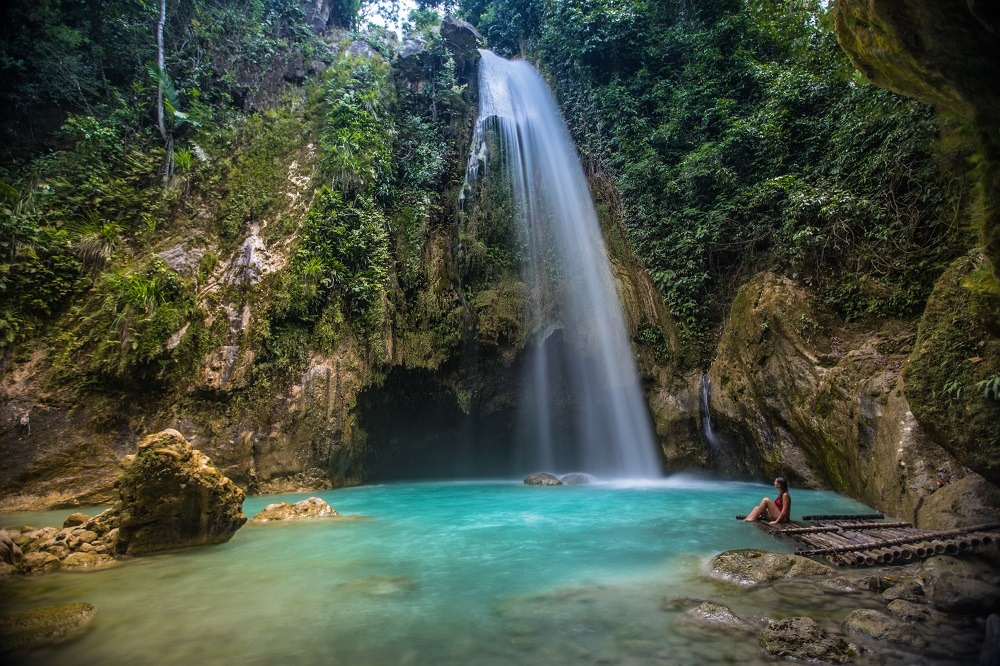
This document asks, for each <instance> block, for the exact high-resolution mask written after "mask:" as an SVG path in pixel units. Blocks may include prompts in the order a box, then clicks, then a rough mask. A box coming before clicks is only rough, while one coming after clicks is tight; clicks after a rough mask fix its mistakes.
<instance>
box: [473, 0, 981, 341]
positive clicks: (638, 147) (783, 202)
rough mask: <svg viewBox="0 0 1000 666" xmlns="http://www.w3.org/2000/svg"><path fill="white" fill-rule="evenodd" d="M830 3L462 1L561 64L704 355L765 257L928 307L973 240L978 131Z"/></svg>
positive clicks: (856, 290) (900, 309) (556, 71)
mask: <svg viewBox="0 0 1000 666" xmlns="http://www.w3.org/2000/svg"><path fill="white" fill-rule="evenodd" d="M823 4H824V3H820V2H817V1H815V0H787V1H785V2H780V3H773V2H764V1H762V0H745V1H738V0H713V1H708V2H693V1H688V0H668V1H666V2H644V1H640V0H600V1H598V2H593V1H587V2H584V1H582V0H548V1H544V2H543V1H534V2H533V1H531V0H493V1H490V0H467V1H465V2H462V3H461V6H462V8H463V10H464V11H465V13H466V16H467V17H468V18H469V19H470V20H472V21H473V22H474V23H477V24H478V26H479V28H480V29H481V30H482V31H483V32H484V34H486V35H487V36H488V37H489V39H490V40H491V44H492V47H493V48H495V49H497V50H499V51H501V52H503V53H506V54H513V53H517V52H523V51H525V50H527V51H528V52H530V53H532V54H533V55H534V57H537V58H539V59H540V60H541V64H542V66H543V68H544V69H545V70H546V71H547V73H548V75H549V79H550V82H551V83H552V85H553V87H554V88H555V90H556V93H557V95H558V97H559V98H560V101H561V103H562V104H563V107H564V110H565V113H566V115H567V119H568V121H569V123H570V125H571V129H572V131H573V133H574V136H575V138H576V140H577V143H578V145H579V147H580V149H581V152H582V153H583V155H584V158H585V159H587V160H590V161H592V162H594V163H595V164H596V165H597V167H598V168H600V169H603V170H605V171H607V172H609V173H610V174H611V175H612V176H613V179H614V181H615V183H616V185H617V187H618V189H619V191H620V193H621V197H622V201H623V202H624V205H625V209H626V211H625V220H626V223H627V225H628V228H629V231H630V233H631V235H632V237H633V241H634V243H635V246H636V248H637V252H638V254H639V256H640V258H641V260H642V261H643V262H644V264H645V265H646V267H647V269H648V270H649V271H650V272H651V274H652V276H653V278H654V281H655V282H656V284H657V286H658V287H659V289H660V290H661V291H662V292H663V294H664V295H665V296H666V297H667V299H668V301H669V304H670V307H671V310H672V312H673V314H674V316H675V318H676V319H677V320H678V322H679V324H680V325H681V328H682V331H683V332H684V338H685V341H686V344H687V345H689V346H695V347H696V348H697V349H698V350H699V352H700V353H699V354H697V355H696V356H695V357H697V356H702V357H704V356H705V355H707V354H709V353H710V350H711V346H712V336H711V335H709V333H710V331H711V329H712V328H713V327H714V326H715V324H716V322H718V321H719V319H720V318H721V317H722V316H724V314H725V313H726V312H728V305H729V302H730V301H731V300H732V298H733V294H734V289H735V287H736V286H738V285H739V284H740V283H742V282H743V281H745V279H746V278H747V277H748V276H749V275H750V274H752V272H755V271H757V270H761V269H764V268H769V269H777V270H780V271H781V272H783V273H785V274H787V275H789V276H791V277H793V278H795V279H797V280H798V281H800V283H802V284H804V285H807V286H810V287H812V288H814V289H816V290H817V291H818V292H819V293H820V294H821V295H822V296H823V298H824V299H825V300H826V301H827V302H828V303H829V304H831V305H832V306H833V307H834V308H835V309H836V310H837V311H838V312H839V313H840V314H841V315H842V316H844V317H846V318H848V319H859V318H862V317H866V316H875V317H902V318H909V319H912V318H915V317H916V316H918V315H919V314H920V312H921V310H922V308H923V304H924V303H925V301H926V299H927V297H928V295H929V293H930V290H931V287H932V285H933V282H934V279H935V278H936V276H937V275H938V274H940V272H941V271H942V270H943V268H944V266H946V265H947V263H948V262H949V261H950V260H952V259H953V258H954V257H956V256H957V255H959V254H961V253H963V252H964V251H965V250H966V249H967V248H968V245H969V243H970V239H969V234H967V233H966V232H964V231H963V230H962V227H963V225H965V224H966V223H967V219H966V216H967V211H966V209H965V207H964V202H965V200H966V199H967V198H968V194H969V193H968V192H967V189H968V182H969V180H968V178H967V176H966V175H965V172H966V171H967V165H966V160H967V158H968V157H969V155H970V153H971V150H970V149H969V147H968V142H967V141H964V140H962V139H961V138H960V137H961V134H960V132H961V131H962V130H961V129H956V128H951V127H942V123H941V121H939V120H938V119H937V118H936V117H935V116H934V114H933V112H932V110H931V109H930V108H928V107H926V106H924V105H921V104H918V103H916V102H912V101H909V100H906V99H903V98H901V97H899V96H897V95H895V94H892V93H889V92H887V91H885V90H882V89H880V88H876V87H875V86H872V85H868V84H866V83H864V82H863V81H862V80H861V79H860V77H859V76H858V75H857V74H856V73H855V72H854V71H853V69H852V68H851V66H850V64H849V62H848V60H847V58H846V56H845V55H844V54H843V52H842V51H841V50H840V48H839V47H838V45H837V43H836V40H835V38H834V35H833V33H832V26H831V25H830V19H829V17H828V15H827V12H828V10H827V9H825V8H824V6H823ZM939 136H944V137H945V140H939Z"/></svg>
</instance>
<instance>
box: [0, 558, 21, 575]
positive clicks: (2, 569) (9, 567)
mask: <svg viewBox="0 0 1000 666" xmlns="http://www.w3.org/2000/svg"><path fill="white" fill-rule="evenodd" d="M16 573H17V567H15V566H14V565H13V564H7V563H6V562H0V578H7V577H8V576H13V575H14V574H16Z"/></svg>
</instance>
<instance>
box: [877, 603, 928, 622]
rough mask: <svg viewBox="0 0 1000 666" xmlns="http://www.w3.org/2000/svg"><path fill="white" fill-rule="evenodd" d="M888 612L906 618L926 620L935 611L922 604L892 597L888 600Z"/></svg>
mask: <svg viewBox="0 0 1000 666" xmlns="http://www.w3.org/2000/svg"><path fill="white" fill-rule="evenodd" d="M888 608H889V612H890V613H894V614H895V615H898V616H899V617H901V618H903V619H906V620H918V621H921V622H923V621H926V620H929V619H931V617H934V616H935V615H936V613H935V612H934V611H933V610H932V609H931V608H930V607H929V606H925V605H923V604H915V603H913V602H912V601H906V600H904V599H894V600H892V601H890V602H889V606H888Z"/></svg>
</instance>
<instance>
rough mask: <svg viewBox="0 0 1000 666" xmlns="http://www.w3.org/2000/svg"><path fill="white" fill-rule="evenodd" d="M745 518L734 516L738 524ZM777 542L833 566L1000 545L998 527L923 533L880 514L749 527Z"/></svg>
mask: <svg viewBox="0 0 1000 666" xmlns="http://www.w3.org/2000/svg"><path fill="white" fill-rule="evenodd" d="M744 517H745V516H736V518H737V519H739V520H743V518H744ZM754 524H755V525H757V527H759V528H760V529H762V530H764V531H765V532H767V533H768V534H770V535H771V536H773V537H775V538H776V539H781V540H782V541H786V542H789V543H791V544H793V545H795V546H796V551H795V552H796V554H797V555H804V556H807V557H812V558H815V559H825V560H826V561H827V562H829V563H831V564H833V565H835V566H845V565H846V566H872V565H875V564H890V563H893V562H896V563H901V562H904V561H907V560H911V559H913V558H917V559H922V558H925V557H930V556H931V555H942V554H948V555H958V554H960V553H966V552H976V551H980V550H984V549H986V548H987V547H988V546H989V545H990V544H992V543H993V542H995V541H1000V523H988V524H984V525H973V526H971V527H963V528H959V529H954V530H922V529H916V528H914V527H913V525H912V524H911V523H907V522H902V521H887V520H884V516H882V514H864V515H860V514H855V515H845V514H841V515H822V516H819V515H817V516H803V519H802V520H801V521H792V522H790V523H784V524H782V525H769V524H768V522H767V521H766V520H758V521H756V522H755V523H754Z"/></svg>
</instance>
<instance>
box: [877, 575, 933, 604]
mask: <svg viewBox="0 0 1000 666" xmlns="http://www.w3.org/2000/svg"><path fill="white" fill-rule="evenodd" d="M923 598H924V588H923V587H921V585H920V583H918V582H917V581H915V580H909V581H906V582H903V583H900V584H898V585H893V586H892V587H890V588H889V589H887V590H886V591H885V592H883V593H882V600H883V601H894V600H896V599H902V600H904V601H912V602H917V601H921V600H923Z"/></svg>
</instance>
